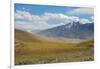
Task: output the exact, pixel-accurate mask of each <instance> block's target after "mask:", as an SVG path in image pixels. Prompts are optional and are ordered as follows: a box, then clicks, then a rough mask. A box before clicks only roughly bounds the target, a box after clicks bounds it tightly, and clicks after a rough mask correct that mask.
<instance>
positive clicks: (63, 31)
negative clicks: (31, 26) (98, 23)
mask: <svg viewBox="0 0 100 69" xmlns="http://www.w3.org/2000/svg"><path fill="white" fill-rule="evenodd" d="M38 34H41V35H46V36H50V37H64V38H71V39H93V38H94V23H86V24H81V23H79V22H74V23H73V24H72V25H71V24H66V25H61V26H57V27H53V28H50V29H46V30H43V31H40V32H38Z"/></svg>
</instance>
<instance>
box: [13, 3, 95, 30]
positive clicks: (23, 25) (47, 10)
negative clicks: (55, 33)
mask: <svg viewBox="0 0 100 69" xmlns="http://www.w3.org/2000/svg"><path fill="white" fill-rule="evenodd" d="M14 12H15V23H16V24H15V26H16V28H20V29H27V30H32V29H36V30H37V29H47V28H52V27H55V26H59V25H63V24H66V23H69V22H71V21H80V23H81V22H82V23H86V22H87V23H89V22H93V19H94V9H93V8H86V7H70V6H50V5H31V4H15V10H14ZM39 24H40V25H39ZM42 25H44V26H42ZM34 26H37V28H36V27H34Z"/></svg>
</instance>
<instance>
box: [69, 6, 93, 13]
mask: <svg viewBox="0 0 100 69" xmlns="http://www.w3.org/2000/svg"><path fill="white" fill-rule="evenodd" d="M68 13H70V14H94V9H93V8H84V7H83V8H77V9H74V10H71V11H69V12H68Z"/></svg>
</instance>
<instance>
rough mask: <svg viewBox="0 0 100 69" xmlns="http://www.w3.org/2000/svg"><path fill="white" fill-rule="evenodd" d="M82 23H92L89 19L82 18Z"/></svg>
mask: <svg viewBox="0 0 100 69" xmlns="http://www.w3.org/2000/svg"><path fill="white" fill-rule="evenodd" d="M79 22H80V23H81V24H86V23H91V22H90V21H89V20H88V19H80V21H79Z"/></svg>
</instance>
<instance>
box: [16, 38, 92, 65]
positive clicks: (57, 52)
mask: <svg viewBox="0 0 100 69" xmlns="http://www.w3.org/2000/svg"><path fill="white" fill-rule="evenodd" d="M93 44H94V42H93V41H90V40H89V41H84V42H81V43H65V42H38V41H37V42H24V41H18V40H16V41H15V65H26V64H46V63H58V62H59V63H60V62H80V61H93V60H94V45H93Z"/></svg>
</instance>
